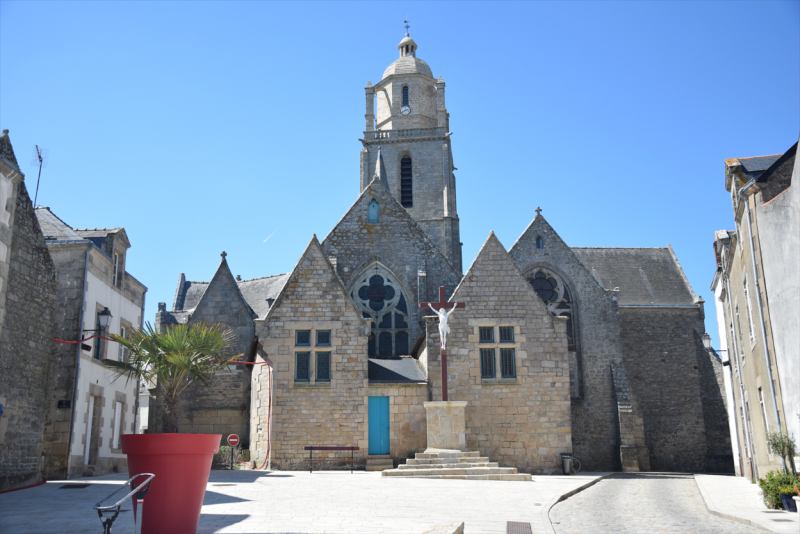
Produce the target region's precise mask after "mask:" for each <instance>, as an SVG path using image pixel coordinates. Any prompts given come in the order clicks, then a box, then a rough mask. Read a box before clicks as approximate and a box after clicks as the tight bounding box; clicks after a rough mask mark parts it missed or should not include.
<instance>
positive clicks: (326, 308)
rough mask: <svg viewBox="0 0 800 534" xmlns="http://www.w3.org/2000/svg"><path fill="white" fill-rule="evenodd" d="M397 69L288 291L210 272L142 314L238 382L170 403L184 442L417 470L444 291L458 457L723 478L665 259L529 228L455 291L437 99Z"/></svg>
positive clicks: (662, 251) (694, 299) (716, 433)
mask: <svg viewBox="0 0 800 534" xmlns="http://www.w3.org/2000/svg"><path fill="white" fill-rule="evenodd" d="M398 50H399V52H400V58H399V59H397V60H396V61H394V62H393V63H392V64H391V65H390V66H389V67H388V68H387V69H386V70H385V72H384V74H383V77H382V79H381V80H380V82H378V83H376V84H375V85H374V86H373V85H372V84H371V83H368V84H367V88H366V131H365V132H364V138H363V139H361V140H360V141H361V143H362V147H361V153H360V174H359V178H358V181H359V194H358V197H357V198H356V200H355V202H354V203H353V205H352V206H350V208H349V209H347V211H346V212H345V213H344V216H343V217H342V219H341V220H340V221H339V222H338V223H337V224H336V225H335V226H334V228H333V229H331V230H330V232H329V233H328V234H327V236H326V237H325V238H324V239H322V240H321V241H320V240H317V238H316V237H314V238H313V239H312V240H311V242H310V243H309V245H308V246H307V248H306V250H305V252H304V253H303V255H302V257H301V258H300V260H299V261H298V263H297V264H296V266H295V268H294V269H293V271H292V272H290V273H287V274H281V275H275V276H270V277H265V278H257V279H254V280H241V279H237V278H234V277H233V275H232V274H231V271H230V268H229V266H228V260H227V259H226V258H225V257H224V255H223V259H222V261H221V262H220V264H219V267H218V269H217V272H216V274H215V275H214V277H213V279H212V280H211V282H190V281H186V280H185V277H184V275H183V274H181V275H180V277H179V281H178V287H177V289H176V297H175V299H174V302H173V305H172V309H171V310H167V306H166V304H165V303H162V304H159V312H158V313H157V316H156V322H157V325H158V327H159V328H168V327H169V325H170V324H174V323H192V322H195V321H197V320H199V319H200V318H201V317H202V318H203V321H205V322H221V323H225V324H229V325H230V326H231V327H233V328H235V329H237V332H239V333H240V337H241V339H240V352H243V353H245V354H247V356H248V357H249V358H251V360H250V361H251V363H253V364H254V365H252V366H248V367H251V368H252V369H250V370H245V369H243V370H241V371H238V370H237V371H236V372H237V373H241V375H240V376H239V375H235V376H234V375H233V374H231V376H228V375H225V374H223V375H222V376H218V377H215V379H214V383H213V384H212V387H211V388H210V389H209V390H207V391H205V392H204V393H203V395H204V397H203V398H200V396H199V395H196V396H195V397H194V398H193V397H192V396H191V394H187V396H186V398H185V399H183V402H184V406H186V407H188V410H189V411H190V412H193V413H194V414H195V415H194V416H191V417H194V419H191V417H187V419H186V421H185V423H186V426H182V431H215V432H222V433H225V432H228V431H230V430H229V429H232V428H234V427H236V428H243V429H245V430H246V431H242V432H238V431H237V432H236V433H238V434H240V436H248V440H247V441H245V442H244V445H245V446H249V448H250V454H251V458H252V459H253V460H255V461H256V462H257V464H258V465H262V463H266V464H268V465H270V466H271V467H279V468H283V469H293V468H307V463H304V462H306V454H305V452H304V450H303V447H305V446H308V445H320V446H343V445H355V446H358V447H359V448H360V451H359V453H358V454H359V457H360V458H361V459H363V460H365V461H368V460H369V457H370V456H383V455H388V456H390V457H392V458H393V459H394V461H395V463H397V462H402V461H403V460H404V459H405V458H408V457H411V456H413V454H414V453H416V452H421V451H423V450H424V449H425V448H426V439H427V435H426V419H425V418H426V415H425V409H424V406H423V402H425V401H427V400H439V399H440V398H441V378H440V376H441V375H440V370H441V367H440V365H441V364H440V360H439V350H438V344H437V343H438V330H437V328H436V327H435V317H431V314H432V312H431V311H430V309H429V308H426V307H425V306H424V303H426V302H432V301H437V299H438V298H439V297H438V293H439V288H440V287H443V288H444V292H445V298H447V299H449V300H451V301H452V300H457V301H459V302H462V301H463V302H466V304H467V307H466V308H465V309H464V310H463V311H462V310H459V311H458V312H456V313H454V314H453V315H452V317H451V318H450V321H451V323H450V324H451V330H452V331H451V334H450V337H449V338H448V339H449V343H448V345H450V346H452V349H451V351H450V354H449V356H448V360H449V366H448V369H449V372H448V377H449V378H448V380H449V383H450V387H449V392H450V395H449V396H450V400H454V401H467V407H466V412H465V416H466V423H467V436H466V440H467V443H468V446H469V448H470V449H472V450H478V451H480V453H481V456H488V457H490V458H491V459H492V461H501V462H503V463H504V464H506V465H509V466H512V467H517V468H518V469H520V470H522V471H525V472H533V473H559V472H561V460H560V453H565V452H574V454H575V455H576V456H578V457H579V458H580V460H581V462H582V464H583V467H584V469H587V470H622V469H624V470H630V471H636V470H650V469H653V470H669V471H716V472H719V471H722V472H730V471H732V470H733V466H732V460H731V459H732V456H731V451H730V435H729V433H728V431H727V423H726V420H727V419H726V412H725V403H724V398H723V395H722V382H721V380H722V373H721V370H722V364H721V362H720V360H719V359H718V358H716V357H715V356H714V355H711V354H709V353H708V352H707V351H706V350H705V349H704V348H703V345H702V335H703V333H704V331H705V329H704V327H703V322H704V311H703V310H704V308H703V300H702V299H701V298H699V297H698V296H696V295H695V294H694V292H693V291H692V288H691V286H690V285H689V283H688V281H687V280H686V277H685V275H684V274H683V270H682V269H681V267H680V264H679V263H678V260H677V257H676V256H675V253H674V252H673V251H672V249H671V247H669V246H667V247H666V248H646V249H622V248H575V247H571V246H570V245H568V244H566V243H565V242H564V241H563V240H562V239H561V237H560V236H559V235H558V234H557V232H556V231H555V230H554V229H553V228H552V227H551V226H550V224H549V223H548V222H547V221H546V220H545V219H544V217H543V216H542V215H541V213H540V211H541V210H538V209H537V210H536V214H535V217H534V218H533V221H532V223H531V224H530V226H529V227H528V228H527V229H525V231H524V232H523V233H522V235H521V236H520V238H519V239H518V240H517V242H516V243H515V244H514V245H513V246H512V247H511V248H510V249H508V250H506V248H505V247H504V246H503V245H502V244H501V243H500V241H499V240H498V239H497V237H496V236H495V235H494V234H490V236H489V238H488V239H487V241H486V242H485V244H484V246H483V248H482V249H481V252H480V253H479V254H478V256H477V257H476V258H475V260H474V261H473V263H472V266H471V267H470V268H469V269H468V270H467V272H466V273H464V272H463V270H462V260H461V245H460V241H459V239H460V234H459V218H458V215H457V212H456V180H455V175H454V171H455V166H454V165H453V151H452V142H451V132H450V131H449V115H448V111H447V108H446V107H445V99H444V82H443V80H442V78H441V77H439V78H438V79H437V78H434V76H433V74H432V71H431V69H430V67H429V66H428V65H427V64H426V63H425V62H424V61H422V60H421V59H419V58H417V57H416V56H417V50H418V47H417V44H416V42H414V41H413V40H412V39H411V38H410V37H409V36H408V35H406V37H405V38H404V39H403V40H402V41H401V43H400V44H399V45H398ZM376 108H377V113H376ZM532 212H533V210H532ZM532 215H533V213H532ZM212 303H218V304H214V305H213V306H212ZM223 399H228V400H227V402H229V404H228V405H225V406H224V407H223V404H222V403H223ZM225 410H227V411H225ZM150 413H151V416H150V430H151V431H153V429H155V428H156V422H157V421H156V420H155V419H154V417H155V416H154V410H153V409H151V410H150Z"/></svg>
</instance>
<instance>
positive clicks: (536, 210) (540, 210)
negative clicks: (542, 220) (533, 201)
mask: <svg viewBox="0 0 800 534" xmlns="http://www.w3.org/2000/svg"><path fill="white" fill-rule="evenodd" d="M533 211H535V212H536V215H541V213H542V208H540V207H539V206H536V209H535V210H533Z"/></svg>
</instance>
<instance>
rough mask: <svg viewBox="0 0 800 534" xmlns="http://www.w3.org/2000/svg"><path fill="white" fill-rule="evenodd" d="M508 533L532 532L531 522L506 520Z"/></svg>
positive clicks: (529, 533) (527, 533)
mask: <svg viewBox="0 0 800 534" xmlns="http://www.w3.org/2000/svg"><path fill="white" fill-rule="evenodd" d="M506 534H532V531H531V524H530V523H521V522H519V521H508V522H506Z"/></svg>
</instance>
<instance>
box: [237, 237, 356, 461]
mask: <svg viewBox="0 0 800 534" xmlns="http://www.w3.org/2000/svg"><path fill="white" fill-rule="evenodd" d="M318 329H323V330H330V331H331V346H330V347H324V348H323V347H317V346H316V345H315V341H316V330H318ZM368 329H369V325H368V322H365V321H364V320H362V318H361V314H360V313H359V312H358V310H357V309H356V308H355V306H354V304H353V302H352V300H350V299H349V297H348V296H347V294H346V293H345V291H344V288H343V287H342V284H341V281H340V280H339V278H338V277H337V276H336V273H335V272H334V270H333V267H332V266H331V264H330V263H329V262H328V260H327V259H326V258H325V255H324V253H323V251H322V249H321V247H320V246H319V243H318V242H317V240H316V237H315V238H314V239H313V240H312V242H311V243H310V244H309V246H308V248H307V249H306V251H305V253H304V254H303V257H302V258H301V259H300V261H299V262H298V264H297V266H296V267H295V269H294V271H293V272H292V275H291V277H290V279H289V281H288V282H287V284H286V286H285V287H284V289H283V291H282V293H281V294H280V295H279V296H278V298H277V299H276V300H275V303H274V304H273V306H272V308H271V309H270V311H269V313H268V314H267V316H266V318H265V320H264V321H258V322H257V323H256V333H257V335H258V337H259V339H260V341H261V345H262V348H263V352H260V353H259V356H258V359H257V361H258V362H264V361H268V362H269V364H270V367H271V370H270V369H268V368H267V365H256V366H255V369H254V371H253V377H252V380H253V386H252V389H253V395H252V397H253V414H252V423H251V428H252V434H251V436H252V437H251V442H250V457H251V458H252V459H254V460H256V462H257V463H258V465H261V464H262V462H263V461H264V459H265V455H266V452H267V437H268V435H269V434H268V433H269V432H270V430H271V438H270V442H271V446H270V449H271V450H270V457H271V466H272V467H273V468H280V469H306V468H308V463H307V461H306V459H307V455H308V453H307V452H306V451H304V450H303V447H305V446H310V445H315V446H357V447H359V448H360V449H361V450H360V451H358V452H357V454H356V458H359V460H360V461H363V459H364V458H365V457H366V455H367V452H368V442H367V439H366V436H367V405H366V403H365V399H366V398H367V396H368V395H369V394H370V393H368V388H367V382H368V379H367V334H368ZM297 330H311V339H312V343H311V346H310V347H296V343H295V333H296V331H297ZM319 349H322V351H325V352H330V353H331V377H330V381H328V382H318V381H317V380H316V377H315V374H314V373H315V359H316V358H315V353H316V352H322V351H320V350H319ZM298 351H300V352H310V353H311V362H312V364H311V379H310V380H309V381H308V382H298V381H296V380H295V377H296V374H295V361H296V357H295V353H296V352H298ZM270 372H271V374H272V377H271V378H272V387H273V388H274V391H270V383H269V381H268V377H269V374H270ZM270 402H271V403H272V414H271V418H270V425H271V426H272V428H271V429H270V428H269V427H268V426H267V418H268V413H267V412H268V407H269V404H270ZM324 454H325V453H320V456H319V458H323V457H324ZM331 456H334V457H339V456H341V453H334V454H331Z"/></svg>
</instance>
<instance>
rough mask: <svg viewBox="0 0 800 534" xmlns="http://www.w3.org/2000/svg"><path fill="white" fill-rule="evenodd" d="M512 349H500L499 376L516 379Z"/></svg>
mask: <svg viewBox="0 0 800 534" xmlns="http://www.w3.org/2000/svg"><path fill="white" fill-rule="evenodd" d="M514 352H515V351H514V349H500V376H502V377H503V378H516V377H517V366H516V362H515V361H514V359H515V358H514Z"/></svg>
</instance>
